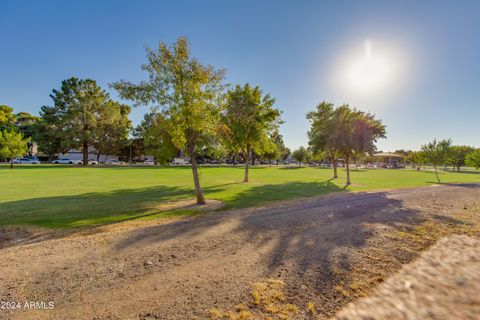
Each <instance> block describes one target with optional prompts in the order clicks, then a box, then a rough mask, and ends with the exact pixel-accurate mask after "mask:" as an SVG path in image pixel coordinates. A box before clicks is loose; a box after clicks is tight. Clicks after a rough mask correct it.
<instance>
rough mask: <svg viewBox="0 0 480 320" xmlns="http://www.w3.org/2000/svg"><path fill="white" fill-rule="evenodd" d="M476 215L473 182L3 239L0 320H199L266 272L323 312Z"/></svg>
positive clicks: (243, 296) (479, 191)
mask: <svg viewBox="0 0 480 320" xmlns="http://www.w3.org/2000/svg"><path fill="white" fill-rule="evenodd" d="M479 217H480V186H478V185H477V186H473V185H458V186H437V187H427V188H418V189H409V190H400V191H388V192H374V193H341V194H334V195H330V196H326V197H320V198H312V199H308V200H302V201H294V202H285V203H281V204H275V205H271V206H266V207H262V208H256V209H255V208H254V209H246V210H237V211H230V212H225V213H212V214H206V215H200V216H196V217H192V218H187V219H182V220H178V221H173V222H169V223H165V222H161V221H160V222H158V221H157V222H149V223H148V224H136V225H135V224H132V225H119V226H118V227H109V228H105V230H102V231H99V232H97V233H94V234H77V235H73V236H68V237H62V238H58V239H51V240H43V241H39V242H36V243H31V244H22V245H11V246H10V247H7V248H5V249H2V250H0V300H3V301H5V300H7V301H20V302H21V303H22V309H19V310H14V311H12V310H9V311H5V310H0V319H206V318H208V314H209V313H208V310H209V309H210V308H212V307H217V308H220V309H229V308H233V306H234V305H236V304H237V303H241V302H244V303H246V304H247V305H249V303H248V302H249V301H251V297H250V291H251V285H252V283H254V282H255V281H259V280H262V279H267V278H274V279H281V280H283V281H284V282H285V283H286V298H287V301H289V302H292V303H295V304H296V305H298V306H304V305H305V303H307V302H309V301H312V302H314V303H315V305H316V306H317V311H318V315H319V316H320V317H328V316H332V315H333V314H334V313H335V312H336V311H338V310H339V309H340V308H341V307H342V306H343V305H345V304H346V303H347V302H349V301H351V300H353V299H355V298H356V297H359V296H363V295H365V294H366V293H368V292H370V290H371V288H372V287H375V286H376V285H377V284H378V283H379V282H381V281H383V279H384V278H385V277H387V276H388V275H390V274H392V273H393V272H395V271H396V270H398V269H399V268H400V267H401V265H402V264H404V263H407V262H410V261H411V260H412V259H413V258H414V257H416V256H417V255H418V253H419V252H420V251H421V250H423V249H425V248H426V247H428V246H430V245H431V244H433V243H434V242H435V240H437V239H438V238H439V237H441V236H444V235H447V234H451V233H465V234H470V235H480V227H479V225H480V222H479ZM132 226H133V227H132ZM97 231H98V230H97ZM24 301H44V302H46V303H47V304H48V302H50V301H52V302H53V304H54V308H53V309H51V310H43V309H40V310H39V309H25V308H23V307H24V306H23V303H24ZM46 307H47V308H48V305H46ZM298 317H299V318H306V317H307V314H306V313H303V312H300V313H299V314H298Z"/></svg>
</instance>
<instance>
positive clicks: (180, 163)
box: [172, 158, 190, 165]
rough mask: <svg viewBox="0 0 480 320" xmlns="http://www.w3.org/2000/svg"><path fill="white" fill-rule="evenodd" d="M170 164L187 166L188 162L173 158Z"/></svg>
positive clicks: (183, 159)
mask: <svg viewBox="0 0 480 320" xmlns="http://www.w3.org/2000/svg"><path fill="white" fill-rule="evenodd" d="M172 164H178V165H187V164H190V160H188V159H185V158H174V159H173V161H172Z"/></svg>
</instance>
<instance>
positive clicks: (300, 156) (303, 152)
mask: <svg viewBox="0 0 480 320" xmlns="http://www.w3.org/2000/svg"><path fill="white" fill-rule="evenodd" d="M292 157H293V159H295V160H296V161H297V162H298V165H299V166H300V164H301V163H303V162H305V161H308V160H309V159H310V158H311V157H312V154H311V152H310V151H309V150H308V149H307V148H305V147H303V146H302V147H300V148H298V149H296V150H294V151H293V152H292Z"/></svg>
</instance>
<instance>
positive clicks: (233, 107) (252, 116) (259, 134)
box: [223, 83, 281, 182]
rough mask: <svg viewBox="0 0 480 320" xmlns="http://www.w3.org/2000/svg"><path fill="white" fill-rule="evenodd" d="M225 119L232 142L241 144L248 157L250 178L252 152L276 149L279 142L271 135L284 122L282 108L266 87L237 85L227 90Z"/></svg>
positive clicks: (239, 146) (246, 157) (246, 160)
mask: <svg viewBox="0 0 480 320" xmlns="http://www.w3.org/2000/svg"><path fill="white" fill-rule="evenodd" d="M226 100H227V101H226V105H225V110H224V112H223V122H224V123H225V126H226V127H227V128H228V131H227V135H228V140H227V141H229V143H231V144H232V145H234V146H238V148H239V149H240V150H241V152H242V153H243V154H244V157H245V176H244V179H243V181H244V182H248V180H249V176H248V168H249V166H250V156H251V155H252V153H257V154H262V153H263V152H269V151H273V150H274V149H275V144H274V143H273V142H272V139H271V138H270V135H271V134H272V133H273V132H274V131H275V130H277V129H278V126H279V125H280V123H281V119H280V115H281V112H280V110H278V109H276V108H274V107H273V105H274V104H275V99H274V98H272V97H271V96H270V95H269V94H266V95H263V92H262V90H261V89H260V88H259V87H258V86H257V87H251V86H250V85H249V84H248V83H247V84H245V85H244V86H240V85H237V86H235V88H234V89H233V90H229V91H228V93H227V99H226Z"/></svg>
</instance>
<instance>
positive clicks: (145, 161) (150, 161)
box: [143, 160, 155, 166]
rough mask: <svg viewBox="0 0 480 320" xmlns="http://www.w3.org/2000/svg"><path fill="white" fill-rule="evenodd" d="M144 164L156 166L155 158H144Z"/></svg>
mask: <svg viewBox="0 0 480 320" xmlns="http://www.w3.org/2000/svg"><path fill="white" fill-rule="evenodd" d="M143 164H145V165H147V166H154V165H155V161H153V160H144V161H143Z"/></svg>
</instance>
